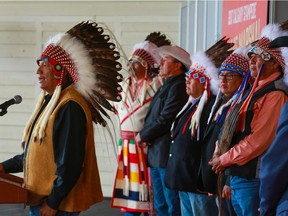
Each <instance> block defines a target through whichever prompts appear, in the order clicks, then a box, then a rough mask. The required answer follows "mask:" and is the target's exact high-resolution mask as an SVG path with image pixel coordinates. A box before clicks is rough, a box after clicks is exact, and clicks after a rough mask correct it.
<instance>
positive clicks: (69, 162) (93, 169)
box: [0, 22, 120, 216]
mask: <svg viewBox="0 0 288 216" xmlns="http://www.w3.org/2000/svg"><path fill="white" fill-rule="evenodd" d="M103 31H104V30H103V29H102V28H101V27H99V26H98V24H97V23H94V22H82V23H80V24H78V25H76V26H74V27H73V28H72V29H70V30H69V31H67V32H66V33H64V34H58V35H56V36H55V37H53V38H52V39H51V40H50V41H49V42H48V44H47V45H46V47H45V49H44V51H43V52H42V54H41V56H40V58H39V59H38V60H37V63H38V69H37V72H36V74H37V75H38V80H39V84H40V87H41V89H42V91H41V94H40V97H39V100H38V103H37V105H36V108H35V110H34V112H33V114H32V116H31V117H30V119H29V121H28V123H27V124H26V127H25V129H24V133H23V139H22V140H23V147H24V152H23V154H20V155H17V156H15V157H14V158H11V159H9V160H7V161H4V162H3V163H1V164H0V172H6V173H16V172H22V171H24V187H25V188H26V189H27V191H28V201H27V205H29V206H30V216H55V215H57V216H77V215H79V214H80V212H82V211H85V210H86V209H88V208H89V207H90V206H91V205H93V204H95V203H98V202H101V201H102V200H103V195H102V190H101V184H100V178H99V172H98V166H97V160H96V155H95V144H94V132H93V121H97V122H98V123H100V124H102V125H103V126H105V123H106V122H105V120H104V119H103V118H102V119H100V118H99V116H101V115H100V113H99V112H98V111H99V110H96V108H95V107H96V106H100V105H99V104H96V103H97V102H96V101H94V100H95V94H96V93H98V95H99V94H100V93H101V92H99V91H100V90H101V91H102V89H101V86H99V83H97V82H96V81H100V83H101V81H103V80H102V79H101V76H97V80H96V75H98V74H97V73H100V72H101V73H102V74H104V73H103V71H101V68H103V67H104V65H103V64H104V63H105V61H103V60H102V59H101V57H103V58H104V59H108V58H109V59H110V60H111V61H109V63H111V64H112V63H113V64H115V65H116V66H118V64H119V62H118V61H117V59H116V58H114V60H112V59H113V57H111V55H115V54H114V52H113V51H114V47H115V46H114V44H113V43H110V44H111V45H110V46H107V44H106V43H108V42H109V41H108V40H107V35H104V36H103V35H102V33H103ZM79 34H81V37H79ZM102 38H103V39H102ZM100 40H101V41H100ZM99 41H100V42H99ZM99 43H101V45H102V46H103V47H100V48H101V56H100V57H98V58H97V65H96V64H93V63H94V59H93V58H95V56H96V53H95V52H96V51H97V50H99ZM106 47H107V49H105V48H106ZM111 47H113V48H111ZM115 59H116V60H115ZM98 61H99V62H98ZM99 65H100V66H102V67H101V68H100V69H99ZM115 68H116V67H115ZM110 69H111V71H110V72H111V73H110V74H109V75H110V77H111V81H110V82H109V84H110V86H109V87H110V89H112V90H113V92H117V90H116V87H117V84H118V82H116V78H114V77H113V75H115V76H120V74H119V73H118V72H116V69H115V70H114V71H112V70H113V67H112V66H111V67H110ZM105 72H106V71H105ZM102 77H103V76H102ZM114 81H115V83H114ZM95 88H97V89H95ZM114 88H115V89H114ZM98 95H97V96H98ZM109 96H110V97H109V98H110V100H112V99H111V98H112V96H111V95H109ZM117 96H118V94H117ZM91 98H92V99H94V100H93V101H91V100H92V99H91ZM99 98H100V96H99ZM101 99H102V100H104V99H105V102H106V106H105V108H107V107H108V105H107V104H109V102H108V101H106V99H107V100H108V98H107V97H105V96H102V97H101V98H100V99H99V100H101ZM114 100H115V101H116V99H114ZM92 102H93V103H92ZM102 102H103V103H104V101H102ZM110 105H111V104H110ZM111 107H112V106H111ZM107 109H108V108H107ZM110 110H111V109H110ZM96 114H98V115H96ZM95 116H96V117H95ZM2 196H3V195H2Z"/></svg>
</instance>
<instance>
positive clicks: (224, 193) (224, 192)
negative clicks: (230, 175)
mask: <svg viewBox="0 0 288 216" xmlns="http://www.w3.org/2000/svg"><path fill="white" fill-rule="evenodd" d="M231 191H232V190H231V188H230V187H229V186H228V185H224V187H223V190H222V198H225V199H228V200H231Z"/></svg>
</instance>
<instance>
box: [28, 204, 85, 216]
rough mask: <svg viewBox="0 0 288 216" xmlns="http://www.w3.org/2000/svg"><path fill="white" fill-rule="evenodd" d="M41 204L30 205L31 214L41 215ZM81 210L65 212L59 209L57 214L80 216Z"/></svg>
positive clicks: (31, 215)
mask: <svg viewBox="0 0 288 216" xmlns="http://www.w3.org/2000/svg"><path fill="white" fill-rule="evenodd" d="M40 208H41V205H37V206H30V216H40ZM79 214H80V212H64V211H58V212H57V214H56V216H78V215H79Z"/></svg>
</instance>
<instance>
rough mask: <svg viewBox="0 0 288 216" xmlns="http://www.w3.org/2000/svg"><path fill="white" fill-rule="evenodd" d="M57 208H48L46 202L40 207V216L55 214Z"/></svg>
mask: <svg viewBox="0 0 288 216" xmlns="http://www.w3.org/2000/svg"><path fill="white" fill-rule="evenodd" d="M56 213H57V210H55V209H52V208H50V207H49V206H48V205H47V203H46V202H44V203H43V205H42V207H41V208H40V216H55V215H56Z"/></svg>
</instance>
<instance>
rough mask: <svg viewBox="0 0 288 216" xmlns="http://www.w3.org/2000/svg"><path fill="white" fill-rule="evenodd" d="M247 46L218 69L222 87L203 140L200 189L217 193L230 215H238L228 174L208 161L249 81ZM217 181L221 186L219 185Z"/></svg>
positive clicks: (222, 207) (236, 52)
mask: <svg viewBox="0 0 288 216" xmlns="http://www.w3.org/2000/svg"><path fill="white" fill-rule="evenodd" d="M247 49H248V47H241V48H238V49H237V50H235V51H234V52H233V53H232V54H230V55H229V56H228V57H227V58H226V59H225V60H224V62H223V63H222V64H221V67H220V69H219V70H218V79H219V86H220V88H219V91H218V94H217V99H216V101H215V103H214V105H213V108H212V110H211V112H210V117H209V120H208V126H207V129H206V132H205V135H204V139H203V142H202V152H201V154H202V156H201V166H200V171H199V175H200V177H199V182H198V188H199V190H201V191H205V192H208V193H211V194H214V195H218V201H219V204H220V205H219V211H221V213H222V215H227V216H229V215H230V216H232V215H234V214H235V213H234V212H233V208H232V206H231V203H230V199H231V189H230V187H229V186H228V185H225V183H226V176H223V177H222V176H220V177H218V176H217V175H216V174H215V173H214V172H213V171H212V170H211V166H210V165H209V164H208V162H209V160H210V159H211V158H212V156H213V153H214V150H215V143H216V141H217V140H218V137H219V134H220V132H221V129H222V126H223V123H224V120H225V118H226V116H227V113H229V110H230V109H231V108H232V107H233V106H234V105H235V104H236V103H237V100H239V97H241V95H242V93H243V92H244V90H245V87H246V84H247V82H246V83H243V81H247V79H246V80H245V79H244V78H245V76H246V74H247V72H248V70H249V59H248V56H247V51H248V50H247ZM219 178H221V179H219ZM228 180H229V179H228ZM218 181H219V183H220V187H221V188H218V187H219V184H217V183H218ZM223 185H224V188H223V193H221V194H218V191H221V192H222V187H223ZM222 195H223V198H225V199H224V200H222V199H221V197H222ZM233 213H234V214H233Z"/></svg>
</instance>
